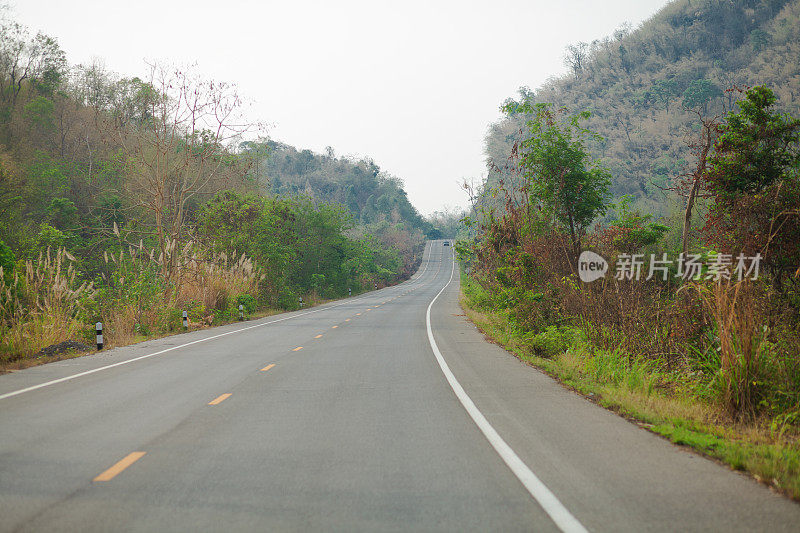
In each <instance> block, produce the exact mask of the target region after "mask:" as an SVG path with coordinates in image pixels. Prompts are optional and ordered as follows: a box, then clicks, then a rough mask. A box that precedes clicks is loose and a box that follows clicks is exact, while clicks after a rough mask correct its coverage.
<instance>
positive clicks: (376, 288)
mask: <svg viewBox="0 0 800 533" xmlns="http://www.w3.org/2000/svg"><path fill="white" fill-rule="evenodd" d="M375 290H376V291H377V290H378V283H377V282H376V283H375Z"/></svg>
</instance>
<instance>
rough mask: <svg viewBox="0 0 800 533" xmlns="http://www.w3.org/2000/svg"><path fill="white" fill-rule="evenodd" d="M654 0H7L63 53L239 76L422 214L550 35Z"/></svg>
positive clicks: (311, 138)
mask: <svg viewBox="0 0 800 533" xmlns="http://www.w3.org/2000/svg"><path fill="white" fill-rule="evenodd" d="M667 3H668V2H667V1H666V0H556V1H552V0H548V1H545V0H527V1H526V0H494V1H482V2H477V1H468V0H467V1H464V0H462V1H452V2H451V1H437V0H428V1H416V0H403V1H394V2H388V1H381V0H366V1H359V0H346V1H335V0H331V1H313V0H290V1H286V0H284V1H272V0H264V1H247V0H222V1H220V0H217V1H214V2H208V1H205V0H193V1H187V0H180V1H173V0H135V1H131V0H128V1H114V0H11V1H10V4H11V6H12V7H13V11H14V12H13V14H12V16H15V17H16V19H17V20H19V21H20V22H22V23H24V24H25V25H27V26H29V27H30V28H31V30H34V31H36V30H41V31H43V32H44V33H47V34H49V35H51V36H53V37H56V38H57V39H58V41H59V43H60V45H61V47H62V48H63V49H64V50H65V51H66V53H67V56H68V58H69V61H70V63H71V64H76V63H90V62H91V61H92V60H93V59H95V58H102V59H103V60H104V62H105V65H106V67H107V68H108V69H109V70H112V71H116V72H118V73H120V74H122V75H124V76H134V75H139V76H144V75H145V74H146V72H147V70H146V65H145V60H150V61H152V60H159V61H171V62H178V63H181V64H185V63H194V62H196V63H197V64H198V68H199V70H200V71H201V73H202V74H203V75H205V76H207V77H210V78H213V79H222V80H225V81H229V82H234V83H237V84H238V85H239V88H240V92H241V93H242V94H243V95H245V96H246V97H248V98H249V99H251V100H253V101H254V105H253V107H252V108H251V112H252V115H253V116H252V117H251V118H252V119H253V120H263V121H266V122H269V123H271V124H272V127H271V128H270V130H269V135H270V137H272V138H273V139H276V140H280V141H283V142H287V143H289V144H292V145H295V146H297V147H300V148H310V149H312V150H314V151H316V152H323V151H324V149H325V147H326V146H332V147H333V148H334V150H335V151H336V153H337V154H340V155H355V156H369V157H372V158H373V159H374V160H375V162H376V163H377V164H378V165H380V166H381V168H383V169H384V170H386V171H388V172H390V173H392V174H394V175H396V176H398V177H400V178H401V179H403V180H404V182H405V184H406V190H407V191H408V193H409V197H410V199H411V201H412V202H413V203H414V205H415V206H416V207H417V208H418V209H419V210H420V211H421V212H422V213H424V214H428V213H430V212H432V211H435V210H438V209H441V208H442V207H443V206H445V205H447V206H451V207H452V206H460V205H465V204H466V203H467V202H466V198H465V196H464V195H463V193H461V192H460V190H459V188H458V182H459V181H460V180H461V179H463V178H479V177H481V176H483V175H485V168H484V156H483V137H484V135H485V134H486V131H487V128H488V126H489V124H490V123H491V122H493V121H496V120H497V119H498V118H499V117H500V114H499V112H498V106H499V105H500V103H501V102H502V101H503V100H504V99H505V98H506V97H508V96H513V95H514V94H515V92H516V89H517V88H518V87H519V86H521V85H528V86H530V87H531V88H536V87H538V86H539V85H540V84H541V83H542V82H544V80H545V79H547V78H548V77H549V76H552V75H556V74H560V73H562V72H564V66H563V64H562V59H563V53H564V48H565V47H566V46H567V45H568V44H571V43H575V42H577V41H591V40H593V39H597V38H600V37H603V36H605V35H609V34H610V33H611V32H613V30H614V29H615V28H617V27H618V26H619V25H620V24H622V23H623V22H625V21H628V22H631V23H632V24H634V26H636V25H638V24H639V23H640V22H641V21H643V20H645V19H647V18H649V17H650V16H651V15H653V14H654V13H655V12H656V11H658V9H660V8H661V7H662V6H664V5H666V4H667Z"/></svg>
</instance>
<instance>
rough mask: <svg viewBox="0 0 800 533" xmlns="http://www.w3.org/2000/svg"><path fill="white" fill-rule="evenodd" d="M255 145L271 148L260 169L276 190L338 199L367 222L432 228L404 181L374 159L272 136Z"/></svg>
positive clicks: (356, 216) (283, 193) (312, 196)
mask: <svg viewBox="0 0 800 533" xmlns="http://www.w3.org/2000/svg"><path fill="white" fill-rule="evenodd" d="M250 148H251V149H256V148H258V149H261V150H263V152H264V153H265V157H264V158H263V159H262V162H261V166H260V168H259V170H258V173H259V176H260V177H261V180H262V181H263V182H265V184H266V186H267V187H268V188H269V189H270V190H271V191H272V192H273V193H275V194H278V195H281V196H298V195H302V196H306V197H309V198H311V199H313V200H318V201H324V202H336V203H338V204H341V205H342V206H344V207H346V208H347V209H348V210H349V211H350V212H351V213H352V214H353V217H354V218H355V220H356V221H358V222H360V223H361V224H364V225H369V224H374V223H378V222H382V221H386V222H388V223H391V224H396V223H403V224H405V225H407V226H408V228H409V229H417V230H420V231H422V232H423V233H426V234H429V233H430V231H431V230H432V227H431V225H430V223H429V222H427V221H425V220H424V219H423V218H422V216H420V214H419V212H418V211H417V210H416V208H415V207H414V206H413V205H411V202H409V200H408V196H407V195H406V192H405V190H404V189H403V182H402V181H401V180H400V179H399V178H397V177H395V176H392V175H390V174H388V173H387V172H385V171H382V170H381V169H380V167H379V166H378V165H377V164H375V162H374V161H372V160H371V159H368V158H365V159H352V158H348V157H337V156H336V154H335V153H334V151H333V149H332V148H330V147H329V148H328V149H327V153H326V154H316V153H314V152H312V151H311V150H298V149H296V148H294V147H292V146H289V145H287V144H284V143H280V142H277V141H272V140H270V141H267V142H265V143H263V144H259V145H255V144H252V145H250Z"/></svg>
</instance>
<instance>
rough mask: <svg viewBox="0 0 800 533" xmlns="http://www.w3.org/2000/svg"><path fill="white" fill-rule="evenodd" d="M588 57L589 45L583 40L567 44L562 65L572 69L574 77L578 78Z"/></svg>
mask: <svg viewBox="0 0 800 533" xmlns="http://www.w3.org/2000/svg"><path fill="white" fill-rule="evenodd" d="M588 57H589V45H588V44H587V43H585V42H583V41H581V42H579V43H578V44H571V45H569V46H567V51H566V53H565V55H564V66H566V67H569V68H571V69H572V72H573V73H574V74H575V78H576V79H577V78H579V77H580V75H581V72H583V69H584V68H586V62H587V60H588Z"/></svg>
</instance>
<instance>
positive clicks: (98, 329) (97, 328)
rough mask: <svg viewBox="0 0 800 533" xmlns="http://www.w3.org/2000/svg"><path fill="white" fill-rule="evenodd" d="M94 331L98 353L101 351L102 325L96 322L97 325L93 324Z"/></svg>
mask: <svg viewBox="0 0 800 533" xmlns="http://www.w3.org/2000/svg"><path fill="white" fill-rule="evenodd" d="M94 330H95V333H97V349H98V351H99V350H102V349H103V323H102V322H98V323H97V324H95V325H94Z"/></svg>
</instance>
